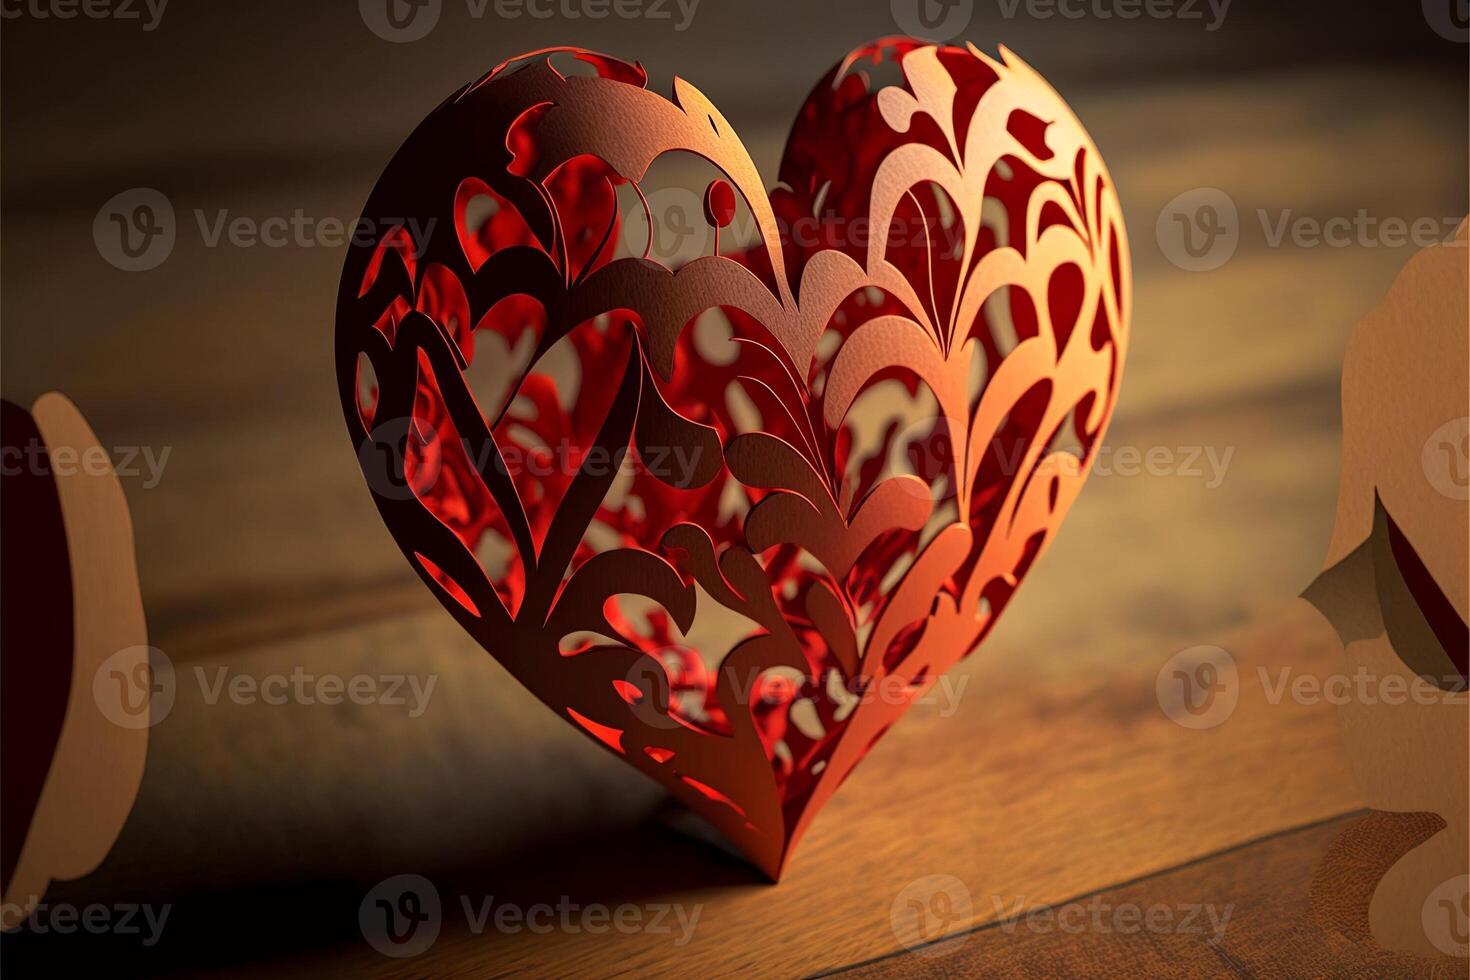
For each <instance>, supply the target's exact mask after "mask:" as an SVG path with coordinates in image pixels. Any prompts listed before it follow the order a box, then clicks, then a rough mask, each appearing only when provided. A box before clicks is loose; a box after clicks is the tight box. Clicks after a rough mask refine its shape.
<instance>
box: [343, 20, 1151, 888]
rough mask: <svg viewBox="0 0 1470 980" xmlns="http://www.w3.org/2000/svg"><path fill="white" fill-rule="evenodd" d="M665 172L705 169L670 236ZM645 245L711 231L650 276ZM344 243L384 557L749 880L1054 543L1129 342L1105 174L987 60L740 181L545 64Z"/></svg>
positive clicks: (732, 157) (367, 461) (915, 89)
mask: <svg viewBox="0 0 1470 980" xmlns="http://www.w3.org/2000/svg"><path fill="white" fill-rule="evenodd" d="M880 72H888V73H889V74H890V75H891V76H892V83H891V84H886V85H881V86H880V85H879V84H878V83H877V82H876V81H875V78H876V77H877V76H878V74H879V73H880ZM673 158H680V159H683V160H685V161H693V162H694V163H696V164H697V165H698V166H699V167H703V168H706V169H707V170H708V172H709V176H708V177H701V178H700V179H698V180H697V181H694V182H692V183H686V184H685V185H684V189H683V190H680V189H679V187H678V186H677V185H676V186H675V187H673V188H671V189H670V193H672V194H673V197H674V198H675V200H676V201H677V200H685V201H690V202H694V204H693V205H686V206H684V207H682V208H680V209H678V210H677V213H675V214H674V215H673V217H672V219H669V220H665V219H664V218H662V217H659V216H656V215H655V213H654V211H655V209H654V208H653V207H652V206H651V205H650V203H649V202H650V200H651V199H654V198H658V197H659V196H660V195H659V194H654V193H650V191H649V187H648V186H646V185H647V184H648V183H649V181H650V176H649V175H650V171H651V169H657V167H658V166H660V165H661V162H662V161H665V160H669V159H673ZM663 196H664V197H667V196H668V195H663ZM691 212H692V213H691ZM737 219H739V220H738V221H737ZM675 226H677V227H676V228H675V230H677V231H681V232H683V233H685V234H686V238H687V233H689V232H691V231H692V232H694V233H696V235H697V237H698V241H699V242H700V243H701V244H703V245H704V246H706V247H705V248H704V249H703V250H702V254H697V255H694V256H686V257H685V258H684V259H683V260H681V261H677V262H670V263H668V264H665V263H663V262H659V261H656V260H655V258H654V257H653V247H654V242H655V240H657V239H659V238H660V237H661V235H662V234H663V232H665V231H667V230H668V229H669V228H670V227H675ZM741 227H744V228H745V229H746V230H747V232H748V234H747V236H746V238H747V240H746V241H744V242H737V243H736V244H735V245H734V246H731V239H732V238H737V237H738V229H740V228H741ZM722 231H723V232H724V236H725V243H724V244H725V247H724V248H723V249H722V247H721V233H722ZM358 238H359V240H358V241H356V242H355V243H354V247H353V248H352V249H351V251H350V253H349V255H348V258H347V263H346V268H345V270H344V273H343V278H342V285H341V291H340V293H339V296H338V302H337V339H336V347H337V374H338V383H339V388H340V393H341V398H342V406H343V410H344V413H345V415H346V419H347V426H348V429H349V431H350V433H351V435H352V439H353V442H354V444H355V445H356V446H358V447H359V448H360V453H359V458H360V460H361V462H362V465H363V472H364V475H365V476H366V477H367V479H368V483H369V485H370V486H371V487H372V488H373V490H374V494H375V499H376V502H377V505H378V509H379V511H380V512H381V514H382V516H383V520H384V521H385V522H386V523H387V525H388V528H389V530H390V531H391V532H392V533H393V536H394V538H395V539H396V540H397V542H398V544H399V546H400V547H401V548H402V549H403V552H404V554H405V555H406V556H407V557H408V558H409V560H410V561H411V562H413V564H414V566H415V567H416V568H417V570H418V572H419V574H420V576H421V577H422V579H423V580H424V582H425V583H426V584H427V585H428V587H429V588H431V589H432V590H433V591H434V592H435V593H436V594H437V595H438V596H439V599H440V601H441V602H442V603H443V604H444V606H445V607H446V608H447V609H448V610H449V612H450V613H451V614H453V615H454V617H455V618H456V619H457V620H458V621H459V622H460V624H461V625H462V626H463V627H464V628H465V629H466V630H468V631H469V633H470V634H471V635H472V636H473V637H474V638H475V639H476V640H478V641H479V643H480V644H481V645H482V646H483V647H484V648H485V649H486V650H487V651H489V652H490V653H491V655H493V656H494V657H495V658H496V659H497V660H499V661H500V662H501V663H502V664H504V665H505V667H506V668H507V669H508V670H509V671H510V672H511V673H512V674H513V675H515V677H516V678H517V679H518V680H520V682H521V683H522V684H524V685H525V686H526V687H527V688H529V689H530V690H531V691H532V692H533V693H534V694H535V695H536V696H537V697H538V698H540V699H541V700H542V701H544V702H545V703H546V704H547V705H549V706H550V707H551V708H552V709H553V710H555V711H556V712H557V713H558V714H560V715H561V716H562V717H563V718H565V719H566V720H568V721H569V722H571V723H572V724H574V725H576V726H578V727H579V728H581V729H583V730H584V731H585V732H587V733H588V734H589V735H591V736H592V737H593V738H595V739H597V740H598V741H600V742H602V743H603V744H604V745H606V746H607V747H608V748H609V749H611V750H612V751H613V752H616V753H617V754H618V755H620V756H622V757H623V759H624V760H625V761H626V762H628V763H629V764H631V765H633V766H635V767H636V768H638V769H640V770H641V771H643V772H645V773H647V774H648V775H649V776H651V777H653V778H654V779H656V780H658V782H659V783H661V784H662V785H663V786H665V787H667V789H668V790H669V792H671V793H672V794H673V795H674V796H676V797H677V798H679V799H680V800H682V801H683V802H684V803H686V804H687V805H688V806H689V807H691V808H692V809H693V810H695V811H696V812H698V813H700V814H701V815H703V816H704V817H705V818H707V819H708V820H709V821H710V822H711V823H712V824H714V825H715V826H716V827H718V828H719V830H720V831H721V832H723V833H724V834H725V835H726V836H727V837H728V838H729V839H730V841H732V842H733V843H734V844H735V845H737V846H738V847H739V848H740V850H741V851H742V852H743V853H745V854H746V855H747V856H748V857H749V859H750V860H751V861H752V862H754V863H755V864H756V865H757V866H758V867H760V868H761V869H762V870H763V871H764V872H765V873H766V874H768V875H770V876H771V877H772V878H779V877H780V874H781V872H782V869H783V868H784V866H785V864H786V861H787V859H788V857H789V855H790V853H791V850H792V848H793V847H794V845H795V843H796V841H797V839H798V838H799V837H800V836H801V834H802V832H803V831H804V830H805V828H806V827H807V825H808V824H809V822H810V821H811V819H812V817H813V816H814V815H815V814H816V813H817V811H818V810H819V809H820V808H821V806H822V805H823V803H825V801H826V800H827V799H828V798H829V797H830V796H831V795H832V793H833V792H834V791H835V790H836V788H837V787H838V785H839V784H841V782H842V781H843V779H844V778H845V777H846V776H847V775H848V774H849V773H850V772H851V770H852V768H853V766H854V765H856V763H857V762H858V761H859V760H860V759H861V758H862V757H863V756H864V754H866V752H867V751H868V750H869V749H870V748H872V746H873V745H874V743H875V742H876V741H877V740H878V738H879V737H880V736H881V735H882V734H883V733H884V732H885V731H886V730H887V729H888V727H889V726H890V725H891V724H893V722H894V721H896V720H897V719H898V718H899V716H900V715H902V714H903V712H904V711H905V710H906V709H907V708H908V707H909V706H910V705H911V704H912V703H913V702H914V700H915V699H916V698H918V697H919V696H921V695H922V694H923V693H924V692H925V691H926V689H928V688H929V686H930V685H932V684H933V683H934V682H935V681H936V679H937V678H939V677H940V675H942V674H943V673H944V672H945V671H946V670H947V669H948V668H949V667H950V666H952V665H953V664H954V663H955V662H956V661H957V660H959V659H960V658H961V657H963V656H965V655H966V654H968V653H969V652H970V651H972V650H973V649H974V648H975V647H976V646H977V644H979V642H980V641H981V640H982V639H984V637H985V635H986V634H987V632H988V631H989V630H990V628H991V627H992V626H993V625H994V623H995V621H996V617H997V616H998V615H999V614H1000V612H1001V610H1002V609H1003V608H1004V607H1005V605H1006V603H1007V602H1008V601H1009V600H1010V598H1011V596H1012V594H1013V593H1014V592H1015V590H1016V587H1017V586H1018V584H1019V583H1020V580H1021V579H1022V578H1023V577H1024V576H1025V575H1026V573H1027V571H1028V570H1029V569H1030V568H1031V566H1032V564H1033V563H1034V562H1035V560H1036V558H1037V557H1038V555H1040V553H1041V552H1042V551H1043V550H1044V549H1045V548H1046V546H1047V544H1048V542H1049V541H1050V539H1051V537H1052V535H1053V534H1054V533H1055V532H1056V530H1057V527H1058V525H1059V524H1060V523H1061V520H1062V517H1063V516H1064V515H1065V514H1066V512H1067V509H1068V507H1069V506H1070V505H1071V503H1072V500H1073V499H1074V498H1075V497H1076V495H1077V493H1078V491H1079V490H1080V489H1081V486H1082V482H1083V480H1084V478H1085V476H1086V473H1087V470H1088V467H1089V465H1090V463H1091V461H1092V458H1093V455H1094V453H1095V452H1096V449H1097V447H1098V445H1099V442H1100V440H1101V437H1102V434H1103V431H1104V428H1105V426H1106V424H1107V421H1108V417H1109V415H1110V414H1111V412H1112V409H1113V405H1114V401H1115V398H1116V394H1117V386H1118V380H1119V375H1120V372H1121V369H1122V363H1123V357H1124V351H1125V347H1126V332H1127V321H1128V308H1129V293H1130V285H1129V282H1130V279H1129V259H1128V250H1127V244H1126V241H1125V238H1124V232H1123V221H1122V216H1121V214H1120V211H1119V206H1118V201H1117V198H1116V195H1115V194H1114V190H1113V185H1112V181H1111V179H1110V178H1109V176H1108V173H1107V170H1106V168H1105V167H1104V166H1103V162H1102V159H1101V158H1100V157H1099V155H1098V153H1097V151H1096V149H1095V148H1094V147H1093V145H1092V142H1091V141H1090V140H1089V138H1088V137H1087V134H1086V133H1085V132H1084V131H1083V129H1082V127H1081V125H1080V124H1079V123H1078V122H1077V120H1076V118H1075V117H1074V116H1073V114H1072V113H1071V111H1070V110H1069V109H1068V108H1067V106H1066V104H1065V103H1064V102H1063V101H1062V100H1061V98H1060V97H1059V96H1058V95H1057V94H1056V93H1055V92H1054V91H1053V90H1052V89H1051V88H1050V87H1049V86H1048V85H1047V84H1046V83H1045V81H1043V80H1042V79H1041V78H1040V76H1038V75H1037V74H1036V73H1035V72H1033V71H1032V70H1031V69H1030V68H1029V67H1028V66H1027V65H1025V64H1024V63H1023V62H1021V61H1020V60H1019V59H1017V58H1016V57H1014V56H1013V55H1012V54H1010V53H1009V52H1006V51H1004V49H1002V52H1001V57H1000V60H995V59H992V58H989V57H987V56H985V55H984V54H981V53H980V52H979V51H978V50H976V49H975V48H973V47H969V48H956V47H932V46H927V45H923V44H920V43H918V42H915V41H909V40H905V39H889V40H886V41H880V42H876V43H874V44H872V45H869V46H867V47H864V48H862V49H860V50H858V51H855V52H853V53H852V54H850V55H849V56H848V57H847V58H846V59H845V60H844V61H843V62H842V63H841V64H840V65H839V66H838V67H837V68H835V69H834V70H833V71H832V72H831V73H829V74H828V76H827V77H826V78H824V79H823V80H822V81H821V82H820V83H819V84H818V85H817V87H816V90H815V91H814V92H813V93H812V95H811V96H810V97H809V99H808V100H807V102H806V104H805V105H804V106H803V108H802V110H801V114H800V116H799V117H798V119H797V122H796V125H795V128H794V130H793V132H792V135H791V138H790V141H789V143H788V145H787V148H786V154H785V157H784V159H783V161H782V163H781V172H780V183H779V184H778V188H777V190H775V191H773V192H772V193H771V194H769V195H767V194H766V192H765V191H764V190H763V189H762V187H761V184H760V183H759V180H758V176H757V173H756V169H755V166H754V165H753V164H752V162H751V159H750V156H749V155H748V153H747V152H746V150H745V147H744V146H743V145H742V144H741V142H740V140H739V139H738V138H737V137H736V135H735V132H734V130H733V129H732V128H731V126H730V124H729V123H728V122H727V121H726V119H725V117H724V116H723V115H721V114H720V112H719V110H718V109H716V108H715V107H714V106H713V105H712V104H711V103H710V102H709V100H707V99H706V98H705V97H704V96H703V95H701V94H700V93H699V92H698V91H697V90H696V89H695V88H694V87H693V86H691V85H689V84H688V83H687V82H684V81H682V80H678V79H676V80H675V82H674V92H673V99H672V100H670V99H667V98H664V97H663V96H660V95H658V94H656V93H654V92H651V91H649V90H648V89H647V88H646V75H645V73H644V71H643V69H642V68H641V67H639V66H637V65H630V64H627V63H625V62H622V61H618V60H616V59H613V58H610V57H606V56H602V55H596V54H592V53H589V52H585V51H579V50H572V49H558V50H556V51H543V52H538V53H536V54H533V55H528V56H526V57H524V58H521V59H517V60H515V61H511V62H507V63H505V64H503V65H501V66H500V67H498V68H496V69H495V70H494V71H491V72H490V73H489V74H487V75H486V76H484V77H483V78H481V79H480V80H479V81H476V82H475V83H473V84H471V85H468V86H466V87H465V88H463V89H461V90H460V91H459V92H457V93H456V94H455V95H454V96H453V97H452V98H450V99H449V100H447V101H446V102H444V103H443V104H442V105H441V106H440V107H439V108H438V109H436V110H435V111H434V112H433V113H432V114H431V115H430V116H429V117H428V118H427V119H426V120H424V122H423V123H422V124H421V125H420V126H419V127H418V129H416V130H415V131H414V133H413V135H412V136H410V137H409V139H408V141H407V142H406V143H405V144H404V145H403V147H402V148H401V149H400V150H399V151H398V153H397V155H396V156H395V157H394V158H393V161H392V163H390V164H389V166H388V169H387V170H386V172H385V173H384V174H383V176H382V178H381V179H380V180H379V182H378V185H377V187H376V188H375V189H374V191H373V193H372V196H371V198H370V199H369V201H368V204H367V207H366V209H365V210H364V216H363V220H362V223H361V224H360V225H359V235H358ZM671 266H672V267H671Z"/></svg>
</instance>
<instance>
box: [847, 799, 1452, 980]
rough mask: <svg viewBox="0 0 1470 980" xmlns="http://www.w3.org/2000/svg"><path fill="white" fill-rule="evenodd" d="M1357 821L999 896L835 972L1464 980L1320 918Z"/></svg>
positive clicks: (1448, 966) (1445, 963)
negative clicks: (998, 907) (1033, 894)
mask: <svg viewBox="0 0 1470 980" xmlns="http://www.w3.org/2000/svg"><path fill="white" fill-rule="evenodd" d="M1363 819H1364V818H1360V817H1344V818H1340V819H1336V820H1330V821H1327V822H1325V823H1321V824H1317V825H1314V826H1310V827H1304V828H1302V829H1299V830H1293V831H1286V832H1283V833H1280V834H1276V835H1273V836H1271V837H1269V838H1266V839H1264V840H1260V841H1256V842H1253V843H1249V844H1246V845H1244V846H1241V847H1238V848H1234V849H1231V850H1229V851H1227V852H1225V853H1221V854H1218V855H1214V856H1211V857H1208V858H1206V859H1204V860H1202V861H1197V862H1193V863H1191V864H1189V865H1187V866H1185V867H1181V868H1178V869H1173V870H1169V871H1165V872H1161V873H1159V874H1156V875H1151V876H1149V877H1148V878H1146V879H1144V880H1141V881H1136V882H1133V883H1131V884H1128V885H1124V886H1121V887H1117V888H1112V889H1108V890H1105V891H1101V892H1097V893H1094V894H1092V895H1081V896H1078V897H1076V898H1073V899H1070V900H1068V901H1066V902H1063V903H1059V904H1057V905H1055V906H1052V907H1050V908H1043V907H1035V908H1029V907H1027V906H1026V905H1025V904H1024V897H1021V898H1018V897H1014V896H1012V897H1006V898H1003V899H1000V900H1001V901H1002V902H1004V903H1006V905H1007V911H1006V915H1005V919H1004V920H1003V921H1000V922H995V923H991V924H989V925H986V926H984V927H982V928H980V929H977V930H975V931H973V932H970V933H966V934H964V935H961V936H956V937H953V938H951V939H946V940H943V941H941V942H938V943H935V944H933V945H931V946H927V947H919V948H917V949H915V950H914V951H912V952H904V953H900V954H896V955H894V956H890V957H886V958H884V959H880V960H876V961H873V962H871V963H866V964H862V965H860V966H858V967H855V968H853V969H850V970H844V971H841V972H839V973H837V974H834V975H835V976H840V977H842V978H843V980H860V978H868V977H952V976H972V977H1046V976H1076V977H1083V976H1171V977H1214V976H1222V975H1227V974H1228V975H1235V976H1267V977H1345V976H1354V977H1366V976H1374V977H1406V978H1407V977H1423V978H1436V980H1448V978H1451V977H1464V976H1465V970H1466V968H1465V962H1464V960H1455V959H1452V958H1450V957H1448V956H1446V957H1443V958H1439V959H1434V960H1431V959H1421V958H1417V957H1414V956H1410V955H1408V954H1405V953H1395V952H1391V951H1388V950H1384V949H1380V948H1379V947H1377V946H1376V945H1374V944H1373V943H1372V941H1371V939H1368V938H1366V937H1364V936H1356V935H1349V934H1345V933H1344V932H1342V931H1339V930H1338V929H1335V928H1332V927H1331V926H1330V925H1327V924H1324V921H1323V916H1322V909H1321V905H1320V897H1319V893H1318V892H1317V891H1316V883H1317V880H1318V876H1319V875H1320V873H1321V870H1322V868H1323V867H1324V865H1326V864H1328V863H1329V862H1331V861H1332V859H1333V857H1334V852H1335V850H1336V848H1337V847H1338V846H1339V842H1340V841H1341V839H1342V837H1343V836H1344V835H1347V834H1351V833H1352V832H1353V831H1354V829H1355V827H1356V825H1358V824H1359V823H1361V822H1362V821H1363ZM1148 917H1152V918H1151V919H1150V918H1148ZM1364 917H1365V918H1366V909H1365V910H1364ZM1150 922H1151V923H1152V925H1151V926H1150Z"/></svg>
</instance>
